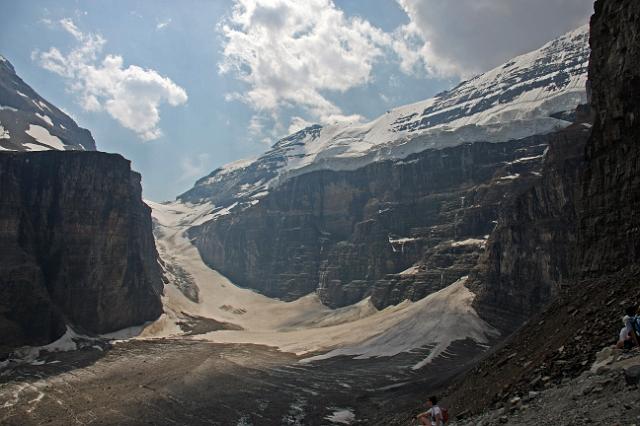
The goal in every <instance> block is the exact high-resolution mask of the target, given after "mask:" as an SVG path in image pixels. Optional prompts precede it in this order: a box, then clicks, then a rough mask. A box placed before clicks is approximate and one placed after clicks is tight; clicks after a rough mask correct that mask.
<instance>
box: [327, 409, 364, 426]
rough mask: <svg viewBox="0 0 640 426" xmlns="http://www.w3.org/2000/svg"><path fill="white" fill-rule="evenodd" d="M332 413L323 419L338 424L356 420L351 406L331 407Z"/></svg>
mask: <svg viewBox="0 0 640 426" xmlns="http://www.w3.org/2000/svg"><path fill="white" fill-rule="evenodd" d="M331 409H332V410H334V411H333V413H331V414H330V415H328V416H326V417H325V419H326V420H328V421H329V422H331V423H335V424H340V425H350V424H351V423H353V422H354V421H355V420H356V415H355V414H353V411H352V410H351V408H331Z"/></svg>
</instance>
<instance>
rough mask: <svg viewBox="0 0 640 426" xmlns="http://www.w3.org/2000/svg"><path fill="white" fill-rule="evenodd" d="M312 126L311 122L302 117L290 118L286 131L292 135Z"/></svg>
mask: <svg viewBox="0 0 640 426" xmlns="http://www.w3.org/2000/svg"><path fill="white" fill-rule="evenodd" d="M312 124H313V123H312V122H310V121H307V120H305V119H304V118H302V117H298V116H296V117H292V118H291V124H289V129H287V130H288V133H289V134H292V133H295V132H297V131H300V130H302V129H304V128H306V127H309V126H311V125H312Z"/></svg>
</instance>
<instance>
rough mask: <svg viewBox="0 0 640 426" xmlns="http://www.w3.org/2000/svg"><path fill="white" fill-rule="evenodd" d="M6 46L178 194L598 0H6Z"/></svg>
mask: <svg viewBox="0 0 640 426" xmlns="http://www.w3.org/2000/svg"><path fill="white" fill-rule="evenodd" d="M0 8H1V9H0V10H2V11H3V13H2V14H1V15H0V54H2V55H3V56H6V57H7V58H8V59H9V60H10V61H11V62H12V63H13V65H14V66H15V68H16V71H17V72H18V74H19V75H20V76H21V77H22V78H23V79H24V80H25V81H26V82H27V83H28V84H30V85H31V86H32V87H33V88H34V89H35V90H36V91H37V92H39V93H40V95H42V96H43V97H45V98H46V99H47V100H49V101H50V102H52V103H53V104H55V105H57V106H58V107H60V108H62V109H63V110H65V111H66V112H67V113H68V114H69V115H71V116H72V117H73V118H74V119H75V120H76V121H77V122H78V124H79V125H80V126H83V127H86V128H88V129H89V130H90V131H91V132H92V134H93V136H94V138H95V139H96V143H97V145H98V149H100V150H102V151H107V152H117V153H120V154H122V155H124V156H125V157H127V158H129V159H131V160H132V162H133V166H134V168H135V169H136V170H138V171H140V172H141V173H142V176H143V186H144V196H145V197H146V198H150V199H153V200H167V199H173V198H174V197H175V196H176V195H178V194H179V193H181V192H182V191H184V190H186V189H188V188H189V187H190V186H191V185H192V184H193V182H194V181H195V180H196V179H197V178H199V177H201V176H203V175H205V174H207V173H209V172H210V171H212V170H213V169H214V168H216V167H217V166H220V165H222V164H225V163H227V162H230V161H234V160H237V159H240V158H245V157H252V156H256V155H258V154H260V153H262V152H264V151H265V150H266V149H268V147H269V146H270V145H272V144H273V143H274V142H275V141H276V140H277V139H278V138H280V137H282V136H285V135H286V134H288V133H290V132H291V131H295V130H297V129H300V128H302V127H304V126H306V125H308V124H310V123H330V122H336V121H359V120H368V119H372V118H375V117H376V116H377V115H379V114H382V113H384V112H385V111H386V110H388V109H390V108H392V107H394V106H399V105H402V104H406V103H411V102H415V101H418V100H422V99H425V98H428V97H431V96H433V95H434V94H436V93H437V92H439V91H441V90H443V89H446V88H449V87H451V86H453V85H455V84H457V83H458V82H459V81H460V80H461V79H463V78H464V77H468V76H470V75H473V74H475V73H478V72H482V71H485V70H487V69H490V68H491V67H493V66H496V65H499V64H501V63H503V62H504V61H505V60H507V59H509V58H511V57H513V56H515V55H517V54H520V53H524V52H526V51H529V50H532V49H535V48H537V47H539V46H540V45H542V44H543V43H544V42H546V41H548V40H551V39H553V38H555V37H556V36H558V35H561V34H563V33H565V32H567V31H569V30H572V29H574V28H576V27H578V26H580V25H582V24H584V23H586V22H587V21H588V17H589V15H590V13H591V10H592V1H591V0H539V1H535V2H534V1H531V0H457V1H448V0H447V1H445V0H335V1H333V2H332V1H329V0H305V1H302V0H181V1H175V0H164V1H163V0H84V1H81V0H55V1H54V0H19V1H18V0H0Z"/></svg>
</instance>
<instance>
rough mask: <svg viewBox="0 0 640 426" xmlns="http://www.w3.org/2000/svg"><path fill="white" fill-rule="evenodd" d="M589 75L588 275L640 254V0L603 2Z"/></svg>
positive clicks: (584, 240) (584, 265)
mask: <svg viewBox="0 0 640 426" xmlns="http://www.w3.org/2000/svg"><path fill="white" fill-rule="evenodd" d="M595 9H596V14H595V15H594V16H593V19H592V21H591V39H590V43H591V46H592V49H593V50H592V54H591V63H590V66H589V79H590V81H591V90H592V106H593V108H594V110H595V111H596V121H595V124H594V128H593V135H592V137H591V139H590V140H589V143H588V145H587V150H586V159H587V167H586V168H585V172H584V178H583V181H582V190H583V194H584V196H583V198H584V202H583V208H582V211H581V214H580V225H579V226H580V234H579V246H580V253H579V259H578V261H579V263H578V267H579V268H580V270H581V271H582V272H583V273H586V274H601V273H603V272H605V271H606V272H612V271H616V270H619V269H621V268H624V267H626V266H628V265H630V264H634V263H637V262H638V259H640V2H638V1H633V0H624V1H614V0H609V1H598V2H596V5H595Z"/></svg>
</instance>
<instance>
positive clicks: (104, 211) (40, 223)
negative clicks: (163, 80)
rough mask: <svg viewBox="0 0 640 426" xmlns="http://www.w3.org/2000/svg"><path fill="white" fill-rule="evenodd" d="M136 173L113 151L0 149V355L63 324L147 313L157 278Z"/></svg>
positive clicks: (155, 303)
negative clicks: (10, 151) (108, 152)
mask: <svg viewBox="0 0 640 426" xmlns="http://www.w3.org/2000/svg"><path fill="white" fill-rule="evenodd" d="M151 227H152V224H151V216H150V209H149V208H148V207H147V206H146V205H145V204H144V203H143V202H142V199H141V186H140V175H139V174H137V173H135V172H132V171H131V169H130V163H129V161H127V160H125V159H124V158H122V157H121V156H119V155H114V154H105V153H99V152H58V151H46V152H38V153H0V354H2V353H3V352H5V351H8V350H9V349H11V348H12V347H15V346H18V345H25V344H29V345H38V344H44V343H48V342H51V341H52V340H54V339H56V338H57V337H59V336H60V335H62V334H63V333H64V332H65V329H66V325H70V326H71V327H73V328H74V330H75V331H77V332H82V333H105V332H111V331H115V330H118V329H121V328H125V327H129V326H132V325H136V324H141V323H144V322H145V321H149V320H153V319H155V318H157V317H158V316H159V315H160V313H161V312H162V305H161V301H160V294H161V292H162V278H161V272H160V268H159V265H158V259H157V252H156V249H155V244H154V240H153V235H152V229H151Z"/></svg>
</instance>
